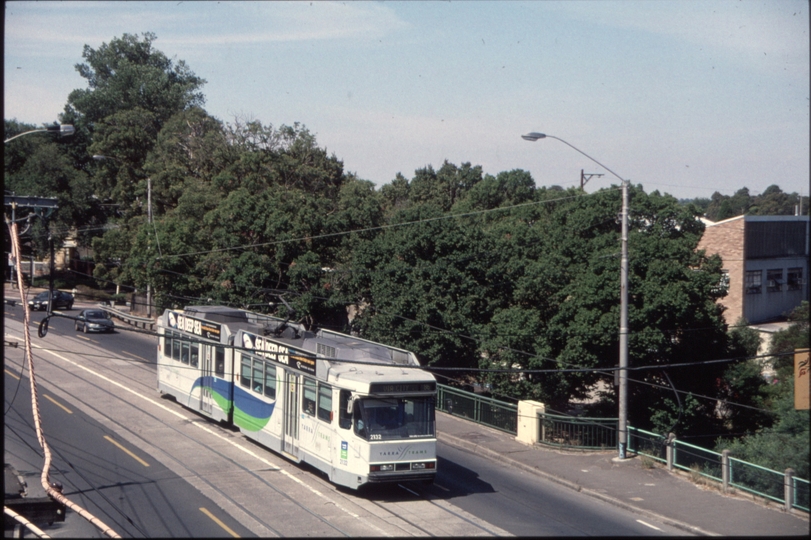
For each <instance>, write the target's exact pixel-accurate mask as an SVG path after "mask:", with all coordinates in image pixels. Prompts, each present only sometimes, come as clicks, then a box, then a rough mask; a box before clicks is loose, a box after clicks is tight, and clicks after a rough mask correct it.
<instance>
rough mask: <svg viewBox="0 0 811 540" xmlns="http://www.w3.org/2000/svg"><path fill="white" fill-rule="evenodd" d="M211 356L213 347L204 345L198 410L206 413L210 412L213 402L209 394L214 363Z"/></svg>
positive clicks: (212, 381) (212, 382) (212, 380)
mask: <svg viewBox="0 0 811 540" xmlns="http://www.w3.org/2000/svg"><path fill="white" fill-rule="evenodd" d="M213 356H214V347H210V346H208V345H204V346H203V354H202V357H203V358H202V360H203V362H202V364H203V369H202V373H201V375H202V376H203V380H202V384H201V385H200V410H201V411H203V412H204V413H206V414H211V413H212V411H213V403H214V399H213V398H212V396H211V386H212V385H213V384H214V378H213V377H212V376H211V375H212V373H211V365H212V364H213V363H214V358H213Z"/></svg>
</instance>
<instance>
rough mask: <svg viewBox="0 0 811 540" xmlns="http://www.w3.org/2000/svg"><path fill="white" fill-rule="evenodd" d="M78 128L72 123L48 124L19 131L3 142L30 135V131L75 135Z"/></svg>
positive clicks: (63, 135) (64, 135) (62, 135)
mask: <svg viewBox="0 0 811 540" xmlns="http://www.w3.org/2000/svg"><path fill="white" fill-rule="evenodd" d="M75 131H76V130H75V129H74V128H73V126H72V125H70V124H62V125H53V126H48V127H45V128H40V129H32V130H31V131H24V132H23V133H18V134H16V135H15V136H13V137H9V138H8V139H6V140H5V141H3V144H5V143H7V142H8V141H13V140H14V139H16V138H17V137H22V136H23V135H28V134H29V133H41V132H48V133H57V134H59V136H60V137H67V136H68V135H73V133H74V132H75Z"/></svg>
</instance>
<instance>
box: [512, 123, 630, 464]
mask: <svg viewBox="0 0 811 540" xmlns="http://www.w3.org/2000/svg"><path fill="white" fill-rule="evenodd" d="M521 138H522V139H524V140H526V141H537V140H538V139H547V138H548V139H556V140H558V141H560V142H562V143H563V144H565V145H566V146H568V147H570V148H573V149H574V150H576V151H577V152H579V153H581V154H583V155H584V156H586V157H587V158H589V159H590V160H591V161H593V162H594V163H596V164H597V165H599V166H600V167H602V168H603V169H605V170H607V171H608V172H610V173H611V174H613V175H614V176H616V177H617V178H619V179H620V182H621V185H622V256H621V261H620V333H619V342H620V343H619V345H620V351H619V352H620V354H619V360H620V365H619V371H620V373H619V413H618V416H619V428H618V431H619V458H620V459H625V450H626V448H627V447H628V180H625V179H624V178H622V177H621V176H620V175H618V174H617V173H615V172H614V171H612V170H611V169H609V168H608V167H606V166H605V165H603V164H602V163H600V162H599V161H597V160H596V159H594V158H593V157H591V156H590V155H588V154H587V153H585V152H583V151H582V150H580V149H579V148H577V147H575V146H573V145H571V144H569V143H567V142H566V141H564V140H563V139H561V138H558V137H555V136H554V135H546V134H545V133H537V132H534V131H533V132H531V133H527V134H526V135H521Z"/></svg>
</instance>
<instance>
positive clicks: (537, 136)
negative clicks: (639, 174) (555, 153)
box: [521, 131, 625, 182]
mask: <svg viewBox="0 0 811 540" xmlns="http://www.w3.org/2000/svg"><path fill="white" fill-rule="evenodd" d="M521 138H522V139H524V140H526V141H537V140H538V139H546V138H549V139H556V140H558V141H560V142H562V143H563V144H565V145H566V146H568V147H569V148H571V149H573V150H576V151H577V152H579V153H581V154H583V155H584V156H586V157H587V158H589V159H590V160H592V161H593V162H594V163H596V164H597V165H599V166H600V167H602V168H603V169H605V170H607V171H608V172H610V173H611V174H613V175H614V176H616V177H617V178H619V179H620V181H621V182H625V179H624V178H623V177H621V176H620V175H618V174H617V173H615V172H614V171H612V170H611V169H609V168H608V167H606V166H605V165H603V164H602V163H600V162H599V161H597V160H596V159H594V158H593V157H591V156H590V155H588V154H587V153H585V152H584V151H582V150H581V149H579V148H578V147H576V146H574V145H572V144H569V143H567V142H566V141H564V140H563V139H561V138H560V137H555V136H554V135H546V134H545V133H536V132H534V131H533V132H532V133H527V134H526V135H521Z"/></svg>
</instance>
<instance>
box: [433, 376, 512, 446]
mask: <svg viewBox="0 0 811 540" xmlns="http://www.w3.org/2000/svg"><path fill="white" fill-rule="evenodd" d="M436 386H437V409H439V410H440V411H443V412H446V413H448V414H452V415H454V416H461V417H462V418H467V419H469V420H473V421H474V422H477V423H479V424H484V425H487V426H490V427H493V428H496V429H499V430H501V431H506V432H507V433H512V434H513V435H515V434H516V433H517V431H518V426H517V421H518V405H515V404H512V403H505V402H503V401H499V400H497V399H493V398H488V397H483V396H480V395H477V394H475V393H473V392H466V391H465V390H459V389H458V388H453V387H452V386H445V385H444V384H437V385H436Z"/></svg>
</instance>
